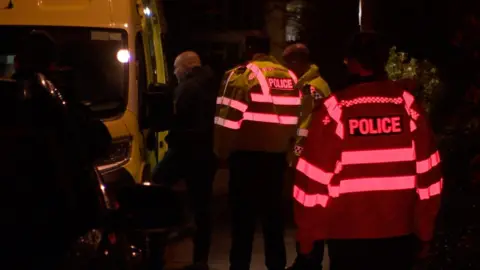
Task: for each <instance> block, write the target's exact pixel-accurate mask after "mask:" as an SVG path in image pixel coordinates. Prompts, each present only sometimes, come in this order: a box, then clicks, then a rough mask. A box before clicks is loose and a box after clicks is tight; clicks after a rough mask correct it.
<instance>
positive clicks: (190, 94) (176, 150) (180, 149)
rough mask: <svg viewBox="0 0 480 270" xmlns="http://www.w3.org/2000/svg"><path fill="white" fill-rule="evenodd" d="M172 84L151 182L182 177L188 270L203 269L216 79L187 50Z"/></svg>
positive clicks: (178, 61)
mask: <svg viewBox="0 0 480 270" xmlns="http://www.w3.org/2000/svg"><path fill="white" fill-rule="evenodd" d="M174 68H175V71H174V73H175V76H176V77H177V79H178V86H177V88H175V90H174V93H173V102H174V116H173V122H172V126H171V128H170V130H169V134H168V136H167V138H166V141H167V143H168V147H169V149H168V151H167V153H166V154H165V158H164V159H163V160H162V162H161V163H160V164H158V166H157V167H156V168H155V172H154V175H153V181H154V182H155V183H161V184H167V185H172V184H174V183H175V182H176V181H177V180H179V179H180V178H184V179H185V180H186V184H187V189H188V196H189V200H190V202H191V205H192V210H193V212H194V219H195V225H196V227H197V230H196V233H195V236H194V239H193V242H194V250H193V263H194V264H193V265H192V266H191V267H189V268H190V269H208V264H207V263H208V255H209V250H210V238H211V216H210V200H211V196H212V184H213V179H214V177H215V172H216V158H215V155H214V154H213V151H212V149H213V125H214V123H213V118H214V115H215V101H216V90H217V89H218V86H217V85H216V80H215V76H214V73H213V71H212V70H211V69H210V68H209V67H202V65H201V61H200V57H199V56H198V55H197V54H196V53H195V52H192V51H186V52H183V53H181V54H180V55H179V56H178V57H177V58H176V60H175V64H174Z"/></svg>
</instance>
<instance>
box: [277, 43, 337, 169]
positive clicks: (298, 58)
mask: <svg viewBox="0 0 480 270" xmlns="http://www.w3.org/2000/svg"><path fill="white" fill-rule="evenodd" d="M283 59H284V61H285V63H286V66H287V68H289V69H290V70H292V71H293V72H294V73H295V74H296V76H297V77H298V78H299V79H298V82H297V83H296V84H295V88H296V89H298V90H300V91H301V92H302V105H301V112H300V120H299V125H298V129H297V138H296V142H295V147H294V149H293V150H294V151H293V153H292V154H293V155H291V156H290V158H289V163H290V165H291V166H293V165H294V164H295V163H296V160H297V157H298V156H299V155H300V153H301V151H302V149H303V147H302V145H303V141H304V140H305V137H307V136H308V127H309V126H310V121H311V112H312V110H313V108H314V107H315V104H318V103H319V101H320V100H321V99H323V98H324V97H327V96H329V95H330V87H329V86H328V84H327V82H326V81H325V80H324V79H323V78H322V77H321V76H320V73H319V71H318V67H317V66H316V65H315V64H312V63H311V61H310V51H309V49H308V48H307V46H305V45H304V44H302V43H295V44H292V45H290V46H288V47H287V48H285V50H284V52H283Z"/></svg>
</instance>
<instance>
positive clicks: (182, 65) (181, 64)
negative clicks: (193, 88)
mask: <svg viewBox="0 0 480 270" xmlns="http://www.w3.org/2000/svg"><path fill="white" fill-rule="evenodd" d="M201 65H202V62H201V61H200V56H198V54H197V53H196V52H193V51H186V52H183V53H181V54H179V55H178V56H177V58H175V63H174V64H173V67H174V71H173V73H174V74H175V77H177V80H178V81H182V80H183V79H185V76H186V75H187V74H188V72H190V71H191V70H192V69H193V68H194V67H200V66H201Z"/></svg>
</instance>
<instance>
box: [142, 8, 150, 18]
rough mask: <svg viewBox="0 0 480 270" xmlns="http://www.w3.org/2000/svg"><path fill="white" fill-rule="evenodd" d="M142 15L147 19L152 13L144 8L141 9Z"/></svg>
mask: <svg viewBox="0 0 480 270" xmlns="http://www.w3.org/2000/svg"><path fill="white" fill-rule="evenodd" d="M143 14H145V16H147V17H149V16H150V15H152V11H151V10H150V9H149V8H148V7H146V8H144V9H143Z"/></svg>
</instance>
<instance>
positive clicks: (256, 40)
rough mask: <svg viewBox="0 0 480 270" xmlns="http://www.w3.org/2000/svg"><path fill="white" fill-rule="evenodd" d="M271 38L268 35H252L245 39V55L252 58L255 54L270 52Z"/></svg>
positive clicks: (249, 58)
mask: <svg viewBox="0 0 480 270" xmlns="http://www.w3.org/2000/svg"><path fill="white" fill-rule="evenodd" d="M269 53H270V40H269V39H268V38H266V37H257V36H250V37H247V38H246V40H245V56H246V57H247V59H248V60H252V59H253V58H254V56H255V55H258V54H269Z"/></svg>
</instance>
